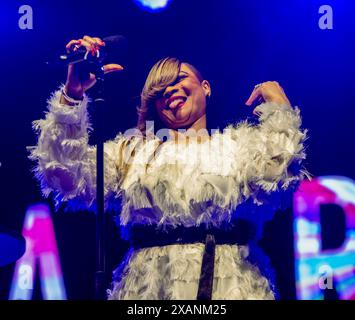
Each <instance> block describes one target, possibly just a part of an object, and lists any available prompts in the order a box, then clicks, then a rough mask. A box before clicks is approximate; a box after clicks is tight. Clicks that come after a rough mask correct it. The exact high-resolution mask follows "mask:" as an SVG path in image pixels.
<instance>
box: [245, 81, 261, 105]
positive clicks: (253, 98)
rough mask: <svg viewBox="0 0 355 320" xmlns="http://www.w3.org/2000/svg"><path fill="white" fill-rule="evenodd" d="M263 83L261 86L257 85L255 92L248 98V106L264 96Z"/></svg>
mask: <svg viewBox="0 0 355 320" xmlns="http://www.w3.org/2000/svg"><path fill="white" fill-rule="evenodd" d="M262 97H263V95H262V85H261V86H259V87H255V88H254V90H253V92H252V93H251V95H250V97H249V98H248V100H247V101H246V102H245V104H246V105H247V106H251V105H252V104H253V103H254V102H255V101H257V100H259V99H260V98H262Z"/></svg>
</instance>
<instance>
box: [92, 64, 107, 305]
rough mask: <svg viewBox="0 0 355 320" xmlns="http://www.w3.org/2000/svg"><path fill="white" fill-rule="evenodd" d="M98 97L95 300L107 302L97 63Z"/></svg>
mask: <svg viewBox="0 0 355 320" xmlns="http://www.w3.org/2000/svg"><path fill="white" fill-rule="evenodd" d="M95 64H96V68H95V69H96V71H95V72H94V73H95V76H96V81H97V82H96V84H95V87H96V88H97V92H96V97H95V99H94V107H95V114H96V120H97V121H96V122H97V124H96V128H95V135H96V272H95V299H97V300H106V270H105V268H106V265H105V248H106V234H105V222H106V220H105V204H104V203H105V201H104V196H105V195H104V132H103V129H104V112H105V110H106V109H105V95H104V83H105V81H104V80H105V77H104V70H103V64H102V63H101V62H100V61H96V62H95Z"/></svg>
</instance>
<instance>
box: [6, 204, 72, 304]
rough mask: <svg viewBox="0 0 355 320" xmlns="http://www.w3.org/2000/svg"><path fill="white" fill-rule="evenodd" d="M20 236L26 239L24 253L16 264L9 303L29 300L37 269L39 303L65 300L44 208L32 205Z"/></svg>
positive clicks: (47, 210)
mask: <svg viewBox="0 0 355 320" xmlns="http://www.w3.org/2000/svg"><path fill="white" fill-rule="evenodd" d="M22 233H23V236H24V237H25V239H26V252H25V254H24V255H23V256H22V257H21V258H20V259H19V260H18V261H17V262H16V267H15V271H14V276H13V281H12V287H11V291H10V297H9V299H10V300H30V299H31V298H32V294H33V283H34V280H35V273H36V270H37V265H38V266H39V268H38V269H39V276H40V281H41V289H42V296H43V299H44V300H65V299H66V292H65V287H64V282H63V276H62V270H61V267H60V261H59V254H58V248H57V243H56V239H55V234H54V228H53V223H52V219H51V215H50V211H49V209H48V207H47V206H46V205H44V204H37V205H33V206H31V207H30V208H29V209H28V210H27V212H26V215H25V221H24V226H23V230H22Z"/></svg>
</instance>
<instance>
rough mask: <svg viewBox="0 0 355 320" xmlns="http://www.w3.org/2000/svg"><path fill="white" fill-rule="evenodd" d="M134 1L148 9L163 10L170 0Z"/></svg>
mask: <svg viewBox="0 0 355 320" xmlns="http://www.w3.org/2000/svg"><path fill="white" fill-rule="evenodd" d="M135 2H136V3H137V4H138V5H139V6H140V7H141V8H142V9H145V10H148V11H161V10H164V9H165V8H166V7H167V6H168V4H169V2H170V0H135Z"/></svg>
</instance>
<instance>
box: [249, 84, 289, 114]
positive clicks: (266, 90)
mask: <svg viewBox="0 0 355 320" xmlns="http://www.w3.org/2000/svg"><path fill="white" fill-rule="evenodd" d="M255 102H260V103H262V102H272V103H275V104H278V105H288V106H291V103H290V101H289V100H288V98H287V96H286V94H285V92H284V90H283V89H282V87H281V86H280V85H279V83H278V82H276V81H267V82H263V83H261V84H259V85H256V86H255V88H254V90H253V92H252V93H251V95H250V97H249V99H248V100H247V101H246V102H245V104H246V105H247V106H251V105H252V104H253V103H255ZM253 113H254V114H257V112H256V111H255V109H254V111H253Z"/></svg>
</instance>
